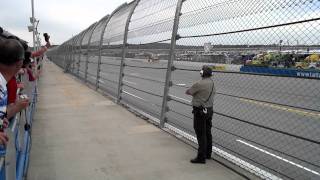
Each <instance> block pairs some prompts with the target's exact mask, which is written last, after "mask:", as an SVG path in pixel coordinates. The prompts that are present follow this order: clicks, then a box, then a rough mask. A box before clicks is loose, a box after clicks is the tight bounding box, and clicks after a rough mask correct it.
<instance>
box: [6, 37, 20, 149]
mask: <svg viewBox="0 0 320 180" xmlns="http://www.w3.org/2000/svg"><path fill="white" fill-rule="evenodd" d="M23 59H24V48H23V46H22V45H21V43H20V42H19V41H18V40H15V39H7V40H4V41H2V42H0V125H5V124H6V121H7V103H8V100H7V98H8V92H7V87H6V84H7V82H8V81H9V80H10V79H11V78H12V77H13V76H15V74H16V73H17V72H18V71H19V70H20V68H21V67H22V64H23ZM2 128H3V127H2ZM7 141H8V137H7V136H6V134H5V133H3V132H1V133H0V143H1V144H6V142H7Z"/></svg>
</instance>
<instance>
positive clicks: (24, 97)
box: [19, 94, 28, 99]
mask: <svg viewBox="0 0 320 180" xmlns="http://www.w3.org/2000/svg"><path fill="white" fill-rule="evenodd" d="M19 97H20V99H28V96H27V95H26V94H21V95H20V96H19Z"/></svg>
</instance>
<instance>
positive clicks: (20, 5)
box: [0, 0, 130, 45]
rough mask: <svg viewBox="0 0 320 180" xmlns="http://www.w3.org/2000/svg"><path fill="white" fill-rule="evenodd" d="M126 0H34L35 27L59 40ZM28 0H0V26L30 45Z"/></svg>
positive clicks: (56, 42) (127, 0) (68, 36)
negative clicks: (38, 21) (37, 22)
mask: <svg viewBox="0 0 320 180" xmlns="http://www.w3.org/2000/svg"><path fill="white" fill-rule="evenodd" d="M125 2H130V0H34V6H35V17H36V18H37V19H39V20H40V23H39V26H38V31H39V32H40V33H41V34H42V33H44V32H47V33H49V34H50V36H51V41H52V43H53V44H60V43H62V42H64V41H65V40H67V39H69V38H70V37H72V35H76V34H78V33H79V32H80V31H82V30H83V29H85V28H87V27H88V26H90V25H91V24H92V23H94V22H95V21H98V20H100V19H101V18H102V17H103V16H105V15H107V14H111V12H112V11H113V10H114V9H116V8H117V7H118V6H120V5H121V4H122V3H125ZM31 15H32V13H31V0H1V6H0V26H1V27H3V28H4V29H5V30H7V31H9V32H11V33H13V34H15V35H17V36H18V37H20V38H22V39H24V40H26V41H28V42H29V45H32V33H30V32H28V29H27V26H28V25H29V24H30V22H29V17H31Z"/></svg>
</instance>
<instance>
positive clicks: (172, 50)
mask: <svg viewBox="0 0 320 180" xmlns="http://www.w3.org/2000/svg"><path fill="white" fill-rule="evenodd" d="M183 2H184V0H178V3H177V9H176V14H175V17H174V23H173V29H172V36H171V46H170V53H169V59H168V67H167V74H166V82H165V86H164V92H163V100H162V108H161V115H160V127H161V128H163V127H164V124H165V122H166V121H167V119H166V113H167V111H168V100H169V96H168V95H169V89H170V87H171V86H172V82H171V73H172V68H173V61H174V59H175V48H176V40H177V39H179V38H178V28H179V19H180V15H181V8H182V3H183Z"/></svg>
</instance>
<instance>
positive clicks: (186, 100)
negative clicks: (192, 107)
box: [169, 94, 191, 103]
mask: <svg viewBox="0 0 320 180" xmlns="http://www.w3.org/2000/svg"><path fill="white" fill-rule="evenodd" d="M169 96H171V97H174V98H176V99H180V100H182V101H185V102H187V103H191V101H189V100H187V99H183V98H181V97H178V96H174V95H172V94H169Z"/></svg>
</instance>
